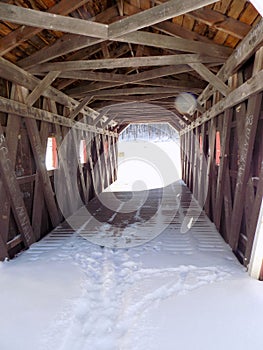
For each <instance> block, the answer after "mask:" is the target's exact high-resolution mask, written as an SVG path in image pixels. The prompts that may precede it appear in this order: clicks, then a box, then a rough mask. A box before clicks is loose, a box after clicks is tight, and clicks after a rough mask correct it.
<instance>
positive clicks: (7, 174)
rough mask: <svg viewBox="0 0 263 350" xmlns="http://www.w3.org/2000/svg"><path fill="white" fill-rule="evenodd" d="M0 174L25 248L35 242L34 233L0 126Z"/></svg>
mask: <svg viewBox="0 0 263 350" xmlns="http://www.w3.org/2000/svg"><path fill="white" fill-rule="evenodd" d="M0 173H1V175H2V180H3V183H4V185H5V188H6V191H7V193H8V196H9V197H10V202H11V207H12V210H13V214H14V217H15V220H16V223H17V226H18V229H19V231H20V233H21V235H22V237H23V241H24V244H25V246H26V247H29V246H30V245H31V244H32V243H34V242H35V237H34V233H33V230H32V227H31V223H30V219H29V216H28V213H27V210H26V207H25V204H24V200H23V197H22V193H21V191H20V188H19V185H18V182H17V179H16V174H15V172H14V169H13V165H12V163H11V160H10V157H9V151H8V147H7V143H6V140H5V136H4V131H3V128H2V126H1V124H0Z"/></svg>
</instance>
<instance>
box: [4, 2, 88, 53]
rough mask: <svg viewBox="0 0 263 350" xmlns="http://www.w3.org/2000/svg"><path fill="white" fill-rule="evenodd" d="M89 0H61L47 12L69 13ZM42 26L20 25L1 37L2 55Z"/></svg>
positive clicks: (35, 32) (39, 30)
mask: <svg viewBox="0 0 263 350" xmlns="http://www.w3.org/2000/svg"><path fill="white" fill-rule="evenodd" d="M88 1H89V0H76V1H68V0H61V1H60V2H59V3H58V4H56V5H54V6H52V7H51V8H49V9H48V10H47V12H50V13H54V14H60V15H67V14H69V13H70V12H72V11H74V10H76V9H77V8H79V7H81V6H83V5H84V4H86V3H87V2H88ZM41 30H42V29H40V28H32V27H26V26H23V27H19V28H17V29H16V30H14V31H13V32H11V33H9V34H8V35H6V36H5V37H3V38H1V39H0V56H3V55H5V54H6V53H7V52H9V51H10V50H12V49H14V48H15V47H16V46H18V45H19V44H21V43H22V42H23V41H25V40H28V39H30V38H31V37H33V36H34V35H36V34H38V33H39V32H41Z"/></svg>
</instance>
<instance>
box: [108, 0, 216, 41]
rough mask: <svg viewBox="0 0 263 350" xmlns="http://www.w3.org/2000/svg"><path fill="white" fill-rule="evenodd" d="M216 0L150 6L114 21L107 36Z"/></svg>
mask: <svg viewBox="0 0 263 350" xmlns="http://www.w3.org/2000/svg"><path fill="white" fill-rule="evenodd" d="M215 2H217V0H196V1H195V2H193V1H192V0H185V1H183V2H182V1H181V0H170V1H167V2H165V3H164V4H161V5H158V6H155V7H153V8H150V9H149V10H145V11H143V12H140V13H137V14H134V15H132V16H130V17H128V18H124V19H122V20H120V21H118V22H116V23H112V24H110V25H109V38H114V37H118V36H121V35H123V34H127V33H131V32H134V31H136V30H138V29H141V28H145V27H148V26H151V25H153V24H156V23H158V22H162V21H165V20H167V19H170V18H172V17H175V16H180V15H183V14H185V13H187V12H190V11H193V10H195V9H198V8H200V7H203V6H206V5H210V4H213V3H215Z"/></svg>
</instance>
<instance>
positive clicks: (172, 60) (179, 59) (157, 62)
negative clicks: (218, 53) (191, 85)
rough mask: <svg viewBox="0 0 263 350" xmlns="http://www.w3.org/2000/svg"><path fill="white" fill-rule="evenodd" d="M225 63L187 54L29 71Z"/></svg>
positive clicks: (56, 65)
mask: <svg viewBox="0 0 263 350" xmlns="http://www.w3.org/2000/svg"><path fill="white" fill-rule="evenodd" d="M199 62H202V63H218V64H221V63H224V59H222V58H217V57H210V56H205V55H196V54H185V55H182V54H181V55H165V56H149V57H128V58H112V59H111V58H108V59H99V60H86V61H69V62H55V63H44V64H40V65H37V66H34V67H32V68H31V69H29V71H30V72H32V73H34V74H37V73H40V72H49V71H51V70H59V71H61V72H64V71H72V70H78V71H79V70H91V69H112V68H124V67H140V66H141V67H151V66H168V65H181V64H188V63H199Z"/></svg>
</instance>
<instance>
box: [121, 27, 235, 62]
mask: <svg viewBox="0 0 263 350" xmlns="http://www.w3.org/2000/svg"><path fill="white" fill-rule="evenodd" d="M116 40H118V41H121V42H129V43H132V44H139V45H147V46H152V47H158V48H162V49H169V50H176V51H183V52H192V53H198V54H207V52H209V55H210V56H216V57H223V58H227V57H229V55H230V54H231V53H232V52H233V49H231V48H229V47H225V46H221V45H217V44H211V43H205V42H198V41H194V40H188V39H183V38H176V37H171V36H169V35H164V34H155V33H149V32H144V31H136V32H133V33H129V34H125V35H122V36H119V37H118V38H117V39H116Z"/></svg>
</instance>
